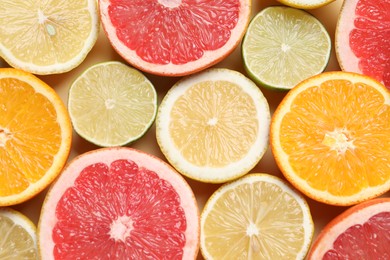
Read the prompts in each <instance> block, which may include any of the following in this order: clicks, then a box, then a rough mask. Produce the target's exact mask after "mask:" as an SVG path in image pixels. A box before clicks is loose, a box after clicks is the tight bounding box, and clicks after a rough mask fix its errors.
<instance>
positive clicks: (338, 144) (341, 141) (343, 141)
mask: <svg viewBox="0 0 390 260" xmlns="http://www.w3.org/2000/svg"><path fill="white" fill-rule="evenodd" d="M322 143H323V144H324V145H326V146H329V147H330V148H331V149H332V150H334V151H336V152H337V153H338V154H344V153H345V152H346V151H347V150H348V149H354V148H355V145H354V144H353V140H351V138H349V137H348V131H347V130H346V129H335V130H333V131H332V132H327V133H325V136H324V139H323V140H322Z"/></svg>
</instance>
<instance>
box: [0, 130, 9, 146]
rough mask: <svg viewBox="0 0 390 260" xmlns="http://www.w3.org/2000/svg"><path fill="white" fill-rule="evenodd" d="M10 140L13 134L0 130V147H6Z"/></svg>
mask: <svg viewBox="0 0 390 260" xmlns="http://www.w3.org/2000/svg"><path fill="white" fill-rule="evenodd" d="M9 139H11V133H10V132H9V131H8V129H6V128H0V147H4V146H5V144H6V143H7V141H8V140H9Z"/></svg>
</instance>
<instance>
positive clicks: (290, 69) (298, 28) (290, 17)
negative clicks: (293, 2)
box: [242, 6, 331, 90]
mask: <svg viewBox="0 0 390 260" xmlns="http://www.w3.org/2000/svg"><path fill="white" fill-rule="evenodd" d="M330 51H331V39H330V37H329V34H328V32H327V31H326V28H325V27H324V26H323V25H322V24H321V22H320V21H318V20H317V19H316V18H315V17H314V16H312V15H311V14H309V13H308V12H306V11H303V10H299V9H295V8H291V7H283V6H271V7H267V8H265V9H263V10H262V11H261V12H259V13H258V14H257V15H256V16H255V17H254V18H253V19H252V21H251V22H250V24H249V27H248V30H247V32H246V34H245V37H244V39H243V43H242V56H243V61H244V66H245V68H246V70H247V72H248V74H249V76H250V77H251V78H252V79H253V80H254V81H256V82H257V83H259V84H261V85H263V86H265V87H269V88H272V89H281V90H288V89H291V88H293V87H294V86H295V85H296V84H298V83H299V82H300V81H302V80H304V79H306V78H308V77H310V76H314V75H317V74H319V73H321V72H323V71H324V70H325V68H326V66H327V64H328V61H329V57H330Z"/></svg>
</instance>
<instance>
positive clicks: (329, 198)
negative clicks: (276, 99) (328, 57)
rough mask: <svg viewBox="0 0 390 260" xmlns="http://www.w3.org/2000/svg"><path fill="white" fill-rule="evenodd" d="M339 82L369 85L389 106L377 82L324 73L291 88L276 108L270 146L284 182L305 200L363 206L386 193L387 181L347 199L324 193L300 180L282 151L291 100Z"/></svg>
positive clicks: (347, 74) (389, 183) (349, 74)
mask: <svg viewBox="0 0 390 260" xmlns="http://www.w3.org/2000/svg"><path fill="white" fill-rule="evenodd" d="M339 79H345V80H348V81H350V82H351V83H353V84H360V83H363V84H367V85H369V86H370V87H372V88H374V89H375V90H376V91H378V93H380V94H382V95H383V102H384V105H385V106H386V105H387V106H390V92H389V91H388V90H387V89H386V87H385V86H384V85H382V84H381V83H379V82H378V81H376V80H374V79H372V78H370V77H367V76H364V75H361V74H357V73H352V72H343V71H337V72H324V73H321V74H319V75H316V76H313V77H311V78H308V79H306V80H304V81H302V82H301V83H300V84H298V85H297V86H296V87H294V88H293V89H292V90H290V91H289V92H288V93H287V95H286V96H285V97H284V99H283V100H282V102H281V103H280V104H279V106H278V107H277V109H276V110H275V112H274V114H273V117H272V120H271V127H270V144H271V150H272V153H273V155H274V158H275V161H276V163H277V165H278V167H279V169H280V170H281V171H282V173H283V175H284V176H285V177H286V179H287V180H288V181H289V182H290V183H292V184H293V185H294V186H295V187H296V188H297V189H298V190H300V191H301V192H302V193H304V194H305V195H306V196H308V197H310V198H312V199H314V200H316V201H319V202H322V203H325V204H329V205H337V206H350V205H354V204H357V203H359V202H363V201H365V200H369V199H372V198H375V197H378V196H380V195H381V194H383V193H385V192H387V191H389V190H390V179H388V180H387V181H386V182H384V183H383V184H382V185H379V186H373V187H365V188H364V189H362V190H361V191H360V192H358V193H356V194H353V195H348V196H339V195H334V194H331V193H329V192H328V191H326V190H318V189H315V188H313V187H312V186H310V185H309V184H308V182H307V181H306V180H305V179H303V178H301V177H299V176H298V174H297V172H296V171H295V170H294V169H293V168H292V166H291V165H290V163H289V162H288V160H289V155H288V154H287V153H286V152H285V151H284V150H283V148H282V146H281V143H280V139H279V133H280V132H279V131H280V126H281V123H282V121H283V118H284V116H285V115H286V114H287V113H289V111H290V108H291V104H292V102H293V101H294V99H295V98H296V97H297V96H298V95H299V94H300V93H302V92H303V91H305V90H306V89H309V88H312V87H314V86H320V85H321V84H322V83H324V82H325V81H332V80H339Z"/></svg>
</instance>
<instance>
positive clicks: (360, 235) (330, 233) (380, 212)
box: [308, 198, 390, 260]
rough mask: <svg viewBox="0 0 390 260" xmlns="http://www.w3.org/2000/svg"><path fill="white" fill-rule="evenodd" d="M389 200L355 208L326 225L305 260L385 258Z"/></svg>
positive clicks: (389, 241)
mask: <svg viewBox="0 0 390 260" xmlns="http://www.w3.org/2000/svg"><path fill="white" fill-rule="evenodd" d="M389 234H390V198H378V199H372V200H369V201H367V202H363V203H360V204H358V205H355V206H353V207H351V208H349V209H347V210H346V211H344V212H343V213H341V214H340V215H339V216H337V217H336V218H334V219H333V220H332V221H331V222H329V223H328V224H327V225H326V226H325V227H324V229H323V230H322V231H321V232H320V234H319V235H318V237H317V239H316V240H315V242H314V243H313V246H312V249H311V251H310V253H309V258H308V259H313V260H316V259H324V260H328V259H388V258H389V256H390V255H389V252H390V251H389V245H390V236H389Z"/></svg>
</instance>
